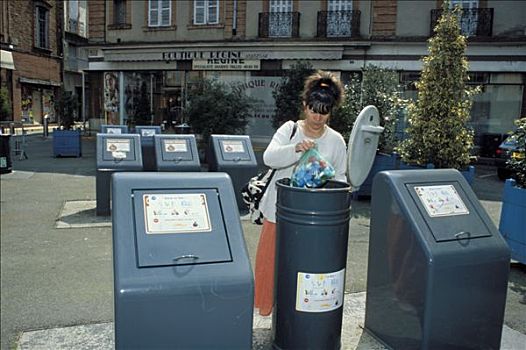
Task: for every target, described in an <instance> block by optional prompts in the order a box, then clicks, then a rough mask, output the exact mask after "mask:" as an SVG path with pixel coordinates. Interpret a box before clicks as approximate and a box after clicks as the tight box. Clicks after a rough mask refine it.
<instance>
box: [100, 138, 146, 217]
mask: <svg viewBox="0 0 526 350" xmlns="http://www.w3.org/2000/svg"><path fill="white" fill-rule="evenodd" d="M141 170H142V153H141V141H140V137H139V135H135V134H100V133H99V134H97V176H96V178H95V181H96V196H97V201H96V202H97V208H96V214H97V215H99V216H108V215H110V193H111V192H110V191H111V190H110V185H111V175H112V174H113V173H114V172H117V171H141Z"/></svg>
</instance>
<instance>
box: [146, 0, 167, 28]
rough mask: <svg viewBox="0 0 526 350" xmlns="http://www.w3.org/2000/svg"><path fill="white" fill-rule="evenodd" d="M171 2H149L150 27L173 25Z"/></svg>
mask: <svg viewBox="0 0 526 350" xmlns="http://www.w3.org/2000/svg"><path fill="white" fill-rule="evenodd" d="M171 3H172V2H171V0H148V26H149V27H165V26H169V25H170V24H171V15H172V9H171V7H172V5H171Z"/></svg>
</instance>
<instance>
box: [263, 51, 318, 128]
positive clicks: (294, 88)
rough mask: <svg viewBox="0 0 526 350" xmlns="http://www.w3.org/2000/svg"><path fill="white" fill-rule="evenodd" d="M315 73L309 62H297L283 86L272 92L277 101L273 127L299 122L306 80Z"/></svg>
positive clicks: (289, 71)
mask: <svg viewBox="0 0 526 350" xmlns="http://www.w3.org/2000/svg"><path fill="white" fill-rule="evenodd" d="M312 73H314V69H313V68H312V65H311V64H310V63H309V62H302V61H300V62H297V63H295V64H294V65H293V66H292V67H291V69H289V70H287V71H286V72H285V76H284V77H283V78H282V82H281V85H280V86H279V88H278V89H277V91H273V92H272V96H273V97H274V100H275V101H276V114H275V115H274V117H273V118H272V126H273V127H274V128H276V129H277V128H279V127H280V126H281V125H282V124H283V123H285V122H286V121H288V120H294V121H296V120H298V119H299V117H300V115H301V111H302V109H303V108H302V101H301V93H302V91H303V85H304V83H305V79H306V78H307V77H308V76H309V75H311V74H312Z"/></svg>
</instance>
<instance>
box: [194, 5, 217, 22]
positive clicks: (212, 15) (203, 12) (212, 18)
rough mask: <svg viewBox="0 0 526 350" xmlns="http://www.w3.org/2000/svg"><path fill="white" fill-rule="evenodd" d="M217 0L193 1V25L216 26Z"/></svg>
mask: <svg viewBox="0 0 526 350" xmlns="http://www.w3.org/2000/svg"><path fill="white" fill-rule="evenodd" d="M218 23H219V0H194V24H195V25H202V24H218Z"/></svg>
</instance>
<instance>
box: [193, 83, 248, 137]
mask: <svg viewBox="0 0 526 350" xmlns="http://www.w3.org/2000/svg"><path fill="white" fill-rule="evenodd" d="M253 104H254V100H253V99H252V98H250V97H248V96H246V95H245V94H244V93H243V92H242V91H240V90H236V89H232V88H230V87H229V86H228V85H226V84H223V83H221V82H218V81H215V80H208V79H202V80H198V81H197V82H196V83H195V84H194V85H193V87H192V89H191V90H190V92H189V95H188V105H187V109H186V111H185V112H186V117H187V118H188V123H189V124H190V126H191V127H192V129H193V130H194V132H195V133H198V134H201V135H202V137H203V140H204V141H205V142H208V138H209V136H210V135H211V134H212V133H214V134H242V133H244V131H245V127H246V126H247V123H248V119H247V118H248V116H249V115H250V114H251V112H252V109H253Z"/></svg>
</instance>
